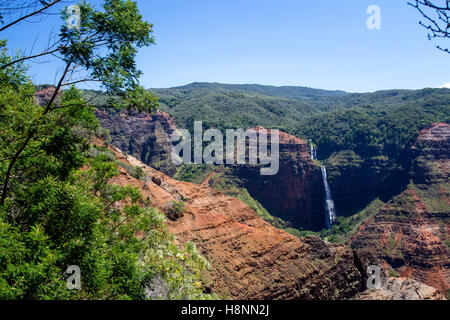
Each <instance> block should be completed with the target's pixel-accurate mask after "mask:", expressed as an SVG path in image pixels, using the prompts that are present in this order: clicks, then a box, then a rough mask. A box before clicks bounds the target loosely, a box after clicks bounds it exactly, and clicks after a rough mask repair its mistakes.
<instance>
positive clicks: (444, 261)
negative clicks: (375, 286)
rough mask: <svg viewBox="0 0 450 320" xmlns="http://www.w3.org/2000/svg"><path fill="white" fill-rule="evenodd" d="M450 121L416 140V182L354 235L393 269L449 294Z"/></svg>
mask: <svg viewBox="0 0 450 320" xmlns="http://www.w3.org/2000/svg"><path fill="white" fill-rule="evenodd" d="M449 132H450V125H448V124H434V125H433V126H431V127H429V128H427V129H424V130H423V131H422V132H421V134H420V136H419V138H418V140H417V143H416V146H415V148H416V151H417V154H418V157H417V159H416V160H415V166H414V168H415V172H414V183H413V184H410V185H409V187H408V189H407V190H406V191H404V192H402V193H401V194H399V195H398V196H396V197H394V198H393V199H392V200H391V201H390V202H389V203H388V204H387V205H386V206H384V207H383V208H382V209H381V210H380V211H379V212H378V214H376V215H375V216H374V217H373V218H372V219H369V220H368V221H366V222H365V223H364V224H363V225H362V226H361V227H360V229H359V231H358V233H357V234H356V235H355V236H354V237H353V239H352V240H351V246H352V248H354V249H357V250H363V251H369V252H371V253H373V254H374V255H375V256H377V257H379V258H381V259H382V260H384V261H385V262H387V264H388V267H389V268H392V269H393V270H395V271H394V273H398V274H399V275H401V276H406V277H411V278H414V279H417V280H419V281H421V282H423V283H425V284H427V285H430V286H432V287H434V288H437V289H438V290H439V291H440V292H441V293H443V294H447V292H448V290H449V288H450V254H449V245H450V242H449V239H450V238H449V236H450V235H449V231H450V186H449V180H448V174H449V171H450V170H449V165H450V157H449V148H448V147H449V141H450V135H449Z"/></svg>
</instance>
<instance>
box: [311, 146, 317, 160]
mask: <svg viewBox="0 0 450 320" xmlns="http://www.w3.org/2000/svg"><path fill="white" fill-rule="evenodd" d="M310 147H311V159H313V160H317V150H316V148H315V147H314V146H313V145H312V144H310Z"/></svg>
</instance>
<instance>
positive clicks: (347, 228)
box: [319, 199, 384, 243]
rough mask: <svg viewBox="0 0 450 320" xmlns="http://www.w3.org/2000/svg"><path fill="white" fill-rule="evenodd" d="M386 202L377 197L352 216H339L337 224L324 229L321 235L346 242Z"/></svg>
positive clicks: (339, 241) (337, 241)
mask: <svg viewBox="0 0 450 320" xmlns="http://www.w3.org/2000/svg"><path fill="white" fill-rule="evenodd" d="M383 205H384V202H382V201H381V200H380V199H375V200H374V201H372V202H371V203H370V204H369V205H368V206H367V207H366V208H364V209H363V210H361V211H360V212H358V213H356V214H354V215H352V216H350V217H342V216H341V217H338V218H337V221H336V223H335V224H333V225H332V226H331V228H330V229H328V230H323V231H321V232H320V233H319V235H320V236H321V237H322V238H324V237H327V238H328V241H330V242H335V243H344V242H346V241H347V240H349V239H350V238H351V237H352V236H353V235H354V234H355V233H356V232H357V231H358V228H359V227H360V226H361V224H362V223H363V222H365V221H367V219H370V218H371V217H372V216H374V215H375V214H376V213H378V211H379V210H380V209H381V208H382V207H383Z"/></svg>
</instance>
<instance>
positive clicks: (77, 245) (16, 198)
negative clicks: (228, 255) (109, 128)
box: [0, 0, 210, 299]
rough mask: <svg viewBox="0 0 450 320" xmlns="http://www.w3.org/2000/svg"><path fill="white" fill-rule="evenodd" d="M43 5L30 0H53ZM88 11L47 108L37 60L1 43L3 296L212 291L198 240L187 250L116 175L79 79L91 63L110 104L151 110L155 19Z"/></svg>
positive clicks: (121, 7)
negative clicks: (146, 52) (145, 62)
mask: <svg viewBox="0 0 450 320" xmlns="http://www.w3.org/2000/svg"><path fill="white" fill-rule="evenodd" d="M41 2H42V3H41ZM8 3H10V2H8ZM11 3H15V4H16V5H20V4H21V3H20V2H19V1H17V2H14V1H12V2H11ZM30 3H34V2H33V1H28V2H22V4H24V5H27V4H30ZM39 3H41V5H39V4H37V3H36V5H37V6H38V7H36V8H37V9H36V10H35V9H32V8H31V7H30V8H28V7H27V8H28V9H29V10H32V12H37V11H39V10H40V9H39V8H41V7H40V6H43V8H46V6H47V5H46V4H47V3H49V2H48V1H47V2H45V1H39ZM0 4H4V3H2V2H1V1H0ZM4 8H5V7H3V6H2V9H4ZM14 8H15V7H14V6H13V5H11V7H10V9H11V10H15V9H14ZM80 8H82V10H81V12H82V14H83V21H84V23H83V25H82V26H80V30H79V31H78V30H70V29H68V28H67V27H66V26H62V27H61V32H60V43H61V45H60V46H58V57H59V58H60V59H61V61H63V62H64V64H65V68H64V72H63V73H62V74H60V77H59V79H58V83H57V85H56V90H54V92H53V93H52V94H51V99H50V101H48V102H46V103H44V104H42V105H39V104H38V103H37V101H36V100H35V97H34V95H35V86H34V84H33V83H31V81H30V79H29V78H28V77H27V76H26V66H25V65H24V63H25V61H30V60H31V59H32V58H30V57H28V58H26V59H22V60H21V58H20V57H19V56H15V57H11V56H9V55H8V53H7V49H6V41H4V40H2V41H0V66H2V67H0V187H1V190H2V199H1V200H2V202H1V204H0V299H145V298H158V295H161V292H163V293H164V296H163V298H169V299H201V298H209V297H210V296H207V295H205V294H203V291H202V283H201V276H200V274H201V271H202V270H203V269H204V268H206V267H207V265H208V263H207V261H206V260H205V259H204V258H203V257H202V256H201V255H200V254H199V253H198V251H197V250H196V248H195V246H193V244H192V243H186V245H185V247H184V248H179V247H178V246H177V245H176V244H175V238H174V236H173V235H172V234H171V233H170V232H169V231H168V229H167V226H166V223H165V222H166V220H165V217H164V215H163V214H162V213H161V212H159V210H158V209H157V208H154V207H151V206H149V204H148V203H146V201H144V200H143V199H142V197H141V194H140V192H139V190H138V189H136V188H132V187H130V186H118V185H112V184H111V183H110V179H111V178H113V177H115V176H117V175H118V174H119V170H118V168H117V164H116V162H115V158H114V155H112V154H111V151H109V150H107V149H105V147H101V146H95V145H94V146H92V145H91V144H90V141H91V138H92V136H93V135H94V134H95V132H96V130H97V128H98V120H97V119H96V118H95V115H94V108H93V107H92V106H91V105H89V103H87V101H85V99H84V98H83V96H82V94H81V92H80V91H79V90H77V89H76V88H75V87H74V85H73V82H74V80H73V78H72V76H74V72H75V71H74V70H83V71H84V75H86V74H87V75H88V76H89V77H90V78H92V79H94V80H96V81H99V82H100V83H101V84H102V85H103V86H104V88H105V90H106V92H108V93H109V94H110V95H111V102H112V103H113V104H111V106H118V107H122V108H133V109H134V108H136V109H138V110H147V111H151V110H153V108H154V107H155V105H156V100H155V99H154V98H153V97H152V96H150V95H148V94H147V93H146V92H145V91H144V90H143V89H142V88H141V87H139V85H138V81H137V80H138V76H139V74H140V72H139V70H137V68H136V66H135V63H134V55H135V53H136V50H137V48H139V47H140V46H143V45H148V44H150V43H151V42H152V41H151V37H150V36H149V33H150V31H151V25H150V24H148V23H146V22H144V21H142V17H141V16H140V15H139V13H138V11H137V8H136V5H135V4H134V3H133V2H131V1H120V0H110V1H105V3H104V6H103V11H96V10H93V9H92V8H90V7H89V6H88V5H87V4H80ZM33 10H34V11H33ZM45 10H46V9H44V10H42V11H39V12H37V13H35V14H34V15H33V17H36V16H38V15H41V14H43V12H45ZM2 13H4V12H2ZM2 15H3V16H6V15H5V14H2ZM26 15H28V14H25V16H26ZM7 16H8V17H10V15H9V14H8V15H7ZM66 16H67V15H66V14H64V15H63V19H65V17H66ZM123 19H125V20H123ZM26 20H27V19H22V20H20V18H16V19H12V22H14V21H16V22H15V23H13V24H11V23H12V22H10V23H9V24H10V27H12V26H16V25H17V24H19V23H22V22H25V21H26ZM8 28H9V27H8ZM90 78H89V79H90ZM86 79H87V78H86ZM62 88H65V90H62ZM92 149H94V151H92ZM69 265H77V266H79V268H80V269H81V288H80V289H79V290H67V288H66V281H65V277H64V273H65V271H66V270H67V267H68V266H69ZM161 286H163V287H164V290H160V289H158V288H160V287H161Z"/></svg>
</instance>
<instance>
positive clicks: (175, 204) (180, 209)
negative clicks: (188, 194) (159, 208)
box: [166, 201, 186, 221]
mask: <svg viewBox="0 0 450 320" xmlns="http://www.w3.org/2000/svg"><path fill="white" fill-rule="evenodd" d="M185 211H186V206H185V205H184V202H183V201H170V202H169V203H168V204H167V208H166V212H167V217H168V218H169V219H170V220H173V221H175V220H177V219H179V218H182V217H183V216H184V212H185Z"/></svg>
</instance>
